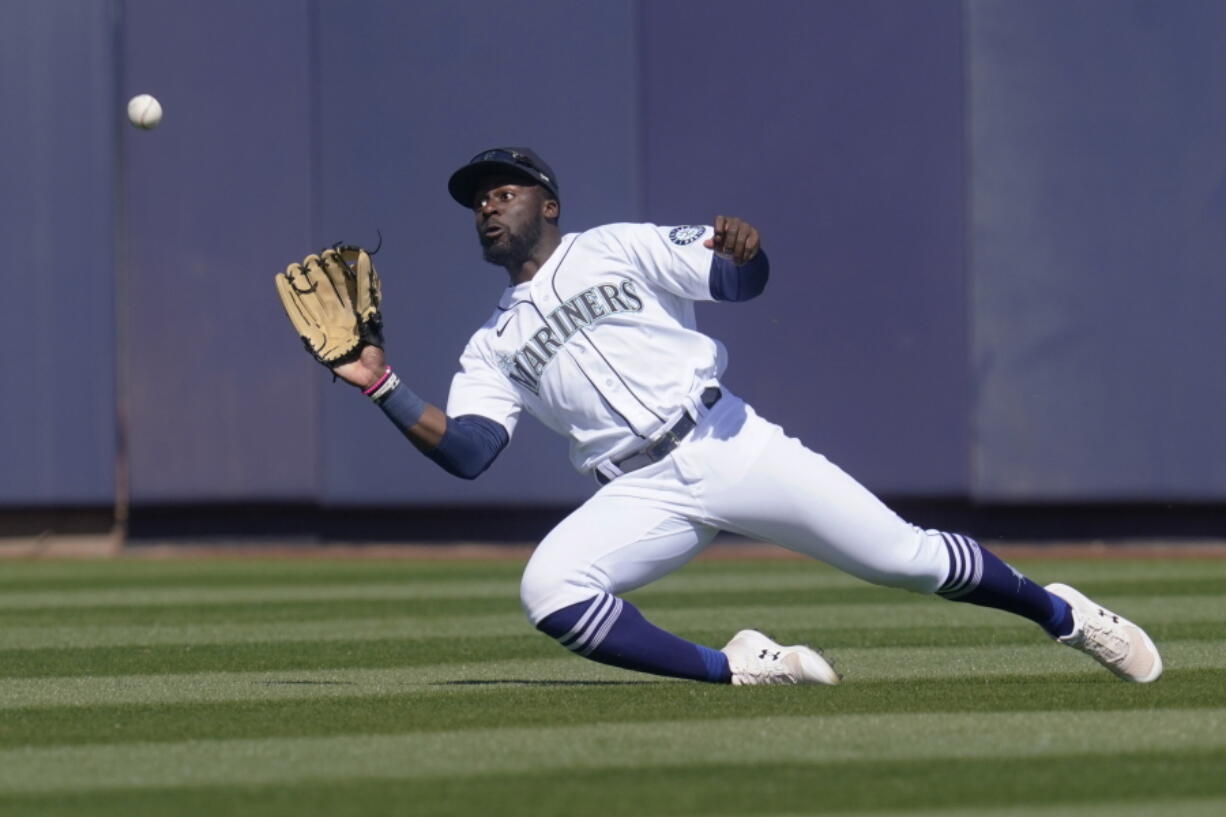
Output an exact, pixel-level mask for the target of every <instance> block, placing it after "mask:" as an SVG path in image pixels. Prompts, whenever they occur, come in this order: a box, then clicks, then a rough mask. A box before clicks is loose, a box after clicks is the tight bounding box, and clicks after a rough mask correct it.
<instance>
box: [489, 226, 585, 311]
mask: <svg viewBox="0 0 1226 817" xmlns="http://www.w3.org/2000/svg"><path fill="white" fill-rule="evenodd" d="M578 237H579V233H567V234H566V235H564V236H562V240H561V242H559V243H558V247H557V249H555V250H554V251H553V254H552V255H550V256H549V259H548V260H547V261H545V264H544V266H542V267H541V268H540V269H539V270H537V273H536V275H534V276H532V280H530V281H524V282H523V283H522V284H516V285H515V286H510V287H507V288H506V289H505V290H503V292H502V297H501V298H499V299H498V308H499V309H502V310H504V311H505V310H507V309H510V308H511V307H513V306H515V304H516V303H519V302H521V301H527V300H531V298H532V287H533V286H534V285H537V284H544V283H545V282H546V281H548V280H549V279H550V278H552V277H553V274H554V273H555V272H557V269H558V262H559V261H561V260H562V258H563V257H565V255H566V251H567V250H568V249H570V245H571V243H572V242H574V240H575V239H576V238H578Z"/></svg>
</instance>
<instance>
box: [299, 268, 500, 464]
mask: <svg viewBox="0 0 1226 817" xmlns="http://www.w3.org/2000/svg"><path fill="white" fill-rule="evenodd" d="M275 281H276V285H277V295H278V296H279V297H280V299H281V305H282V306H283V307H284V308H285V314H286V316H287V317H289V320H290V323H291V325H292V326H293V327H294V329H295V331H297V332H298V335H299V336H300V337H301V338H302V340H303V343H304V344H305V345H306V347H307V350H308V351H309V352H310V353H311V356H312V357H314V358H315V359H316V360H317V361H318V362H319V363H321V364H323V365H324V366H327V367H328V368H329V369H330V370H331V371H332V373H333V374H335V375H336V376H337V377H339V378H340V379H342V380H344V381H345V382H346V383H348V384H350V385H351V386H355V387H357V388H359V389H361V390H362V393H363V394H365V395H366V396H367V397H369V398H371V400H373V401H374V402H375V404H376V405H378V406H379V408H381V409H382V410H383V413H384V414H386V415H387V416H388V419H390V420H391V421H392V423H393V424H394V425H395V426H396V427H397V428H399V429H400V431H401V433H403V434H404V435H405V436H406V437H408V438H409V441H410V442H412V443H413V445H414V446H416V447H417V449H418V450H420V451H421V452H422V453H423V454H425V455H426V456H427V457H429V458H430V459H432V460H434V461H435V462H436V463H438V464H439V465H440V466H441V467H443V468H444V469H446V470H447V471H449V472H450V473H452V474H455V475H456V476H459V477H463V478H465V479H475V478H476V477H477V475H479V474H480V473H481V472H482V471H484V470H485V469H486V468H488V467H489V465H490V463H492V462H493V461H494V458H495V457H497V456H498V454H499V452H501V451H502V449H503V448H504V447H505V446H506V444H507V442H508V440H509V439H510V435H509V434H508V433H507V430H506V428H505V427H503V426H502V425H500V424H499V423H496V422H494V421H493V420H490V419H489V418H487V417H479V416H475V415H474V416H464V417H457V418H448V417H447V415H446V413H444V412H443V411H442V410H440V409H439V408H437V407H436V406H432V405H430V404H429V403H427V402H426V401H425V400H422V399H421V398H420V397H418V396H417V395H416V394H415V393H414V392H413V390H412V389H410V388H409V387H408V386H407V385H405V384H404V383H402V382H401V381H400V378H399V377H398V376H397V375H396V374H395V373H394V372H393V371H392V369H391V367H390V366H389V365H388V364H387V359H386V357H385V355H384V354H383V332H382V327H383V319H382V316H381V315H380V313H379V302H380V300H381V299H382V295H381V288H380V282H379V276H378V274H377V273H376V272H375V268H374V264H372V263H371V261H370V254H369V253H367V252H366V251H365V250H363V249H360V248H357V247H349V246H340V247H333V248H329V249H325V250H322V251H321V252H320V253H319V254H317V255H316V254H312V255H309V256H307V257H306V258H304V259H303V260H302V262H301V263H294V264H290V265H289V266H288V267H286V269H285V272H284V273H279V274H277V275H276V276H275Z"/></svg>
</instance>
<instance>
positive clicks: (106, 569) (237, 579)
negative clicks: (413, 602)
mask: <svg viewBox="0 0 1226 817" xmlns="http://www.w3.org/2000/svg"><path fill="white" fill-rule="evenodd" d="M303 552H304V553H306V554H307V555H309V554H310V552H311V551H310V550H309V549H308V550H305V551H303ZM437 553H438V555H439V557H440V558H438V559H431V558H427V559H415V558H409V559H377V558H376V559H371V558H364V557H361V556H355V557H337V558H320V559H314V558H307V559H294V558H289V559H287V558H250V557H226V556H220V557H217V558H208V559H196V558H187V559H142V558H121V559H113V560H99V561H91V560H81V559H70V560H51V559H47V560H44V559H39V560H12V561H6V562H5V563H4V570H3V571H0V588H5V587H11V588H14V589H36V588H38V589H68V588H72V587H89V586H93V587H100V588H101V587H114V586H116V585H117V584H118V583H120V582H124V583H126V586H133V587H139V586H142V585H145V586H170V585H174V586H184V587H190V586H208V585H219V586H224V585H232V586H243V585H253V584H261V585H275V584H303V583H308V584H332V583H338V582H339V583H347V582H351V581H359V582H366V581H374V582H381V581H387V580H388V579H389V578H395V579H397V580H402V579H403V580H406V581H413V580H423V579H424V580H429V581H434V580H437V579H445V578H449V577H462V578H466V579H498V578H508V579H513V578H515V577H517V576H518V575H519V573H520V571H521V570H522V569H523V564H524V561H525V560H524V559H519V558H515V559H511V558H508V559H491V560H474V559H452V558H448V554H449V553H450V549H449V548H447V547H445V546H440V547H439V548H438V549H437ZM1009 561H1010V563H1011V564H1013V565H1014V566H1016V567H1017V568H1019V569H1020V570H1022V571H1023V572H1024V573H1026V574H1027V575H1030V576H1031V577H1032V578H1034V579H1035V580H1036V581H1039V580H1042V581H1057V580H1059V581H1069V582H1075V581H1103V580H1106V581H1110V580H1117V579H1123V580H1128V579H1176V578H1185V577H1191V578H1197V577H1209V576H1216V577H1219V578H1222V577H1226V559H1222V558H1211V557H1205V558H1171V559H1162V558H1140V559H1129V558H1111V557H1108V558H1097V557H1093V556H1090V557H1084V558H1082V557H1078V558H1060V559H1044V558H1033V557H1025V558H1018V559H1010V560H1009ZM807 571H815V572H826V573H827V574H829V575H830V576H834V577H839V576H844V575H845V574H843V573H841V572H839V571H836V570H833V569H832V568H829V567H827V566H825V565H823V564H821V563H819V562H816V561H813V560H808V559H785V560H779V559H770V558H761V559H759V558H752V557H751V558H747V559H733V560H724V559H717V560H704V559H701V558H700V559H699V560H697V561H695V562H692V563H690V564H689V565H687V566H686V567H685V568H684V569H682V570H681V571H680V572H678V573H675V574H673V575H671V576H669V577H668V578H667V579H665V580H664V581H667V582H698V583H703V582H708V581H710V582H714V583H715V586H713V587H712V589H718V584H719V583H720V582H735V580H736V577H737V576H740V575H744V574H745V573H747V572H752V573H758V574H763V575H774V576H777V577H779V578H781V579H786V578H788V577H792V576H795V575H796V574H797V573H798V572H807Z"/></svg>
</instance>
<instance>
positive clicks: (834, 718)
mask: <svg viewBox="0 0 1226 817" xmlns="http://www.w3.org/2000/svg"><path fill="white" fill-rule="evenodd" d="M1223 748H1226V710H1221V709H1212V710H1207V709H1197V710H1169V709H1168V710H1163V711H1160V712H1150V711H1129V712H1113V713H1110V714H1105V713H1083V712H1022V713H1018V712H1003V713H970V714H968V713H938V714H930V713H920V714H897V713H893V714H889V715H880V714H873V715H830V716H818V717H768V718H753V719H726V720H717V721H697V722H694V721H657V722H653V723H629V724H603V725H602V726H601V729H600V731H599V733H594V732H593V730H592V728H591V727H590V726H588V725H586V724H584V725H579V726H565V727H558V726H551V727H545V728H506V729H485V730H469V731H463V732H442V733H414V734H410V735H373V736H372V735H352V736H338V737H328V738H272V739H255V740H214V741H184V742H179V743H154V744H123V745H117V746H112V747H109V748H108V750H107V751H105V752H99V751H97V750H96V749H95V748H94V747H75V746H67V747H49V748H38V749H6V750H3V751H0V792H3V793H20V792H47V791H71V790H98V789H112V788H127V787H138V786H142V785H148V786H166V785H174V786H200V785H252V784H254V785H259V784H267V783H277V782H292V781H319V780H344V779H346V778H354V777H388V778H401V779H404V778H433V777H443V778H446V777H476V776H479V775H483V774H504V773H511V772H524V773H531V772H534V771H537V770H539V769H551V770H553V771H555V772H556V771H559V770H565V769H606V768H628V767H629V768H662V767H685V766H701V765H710V764H717V765H732V766H735V765H748V766H759V765H768V764H772V763H783V764H788V763H803V764H817V763H831V762H837V761H863V760H873V761H890V760H913V759H917V754H920V753H922V755H923V757H924V759H926V760H931V759H933V758H945V759H951V760H953V759H960V758H967V759H970V758H978V759H983V758H988V757H993V758H1010V759H1013V758H1027V757H1044V756H1050V755H1053V754H1055V755H1064V756H1066V757H1075V756H1077V755H1083V754H1084V755H1106V754H1112V753H1115V754H1131V753H1137V752H1140V751H1145V752H1151V753H1152V752H1161V751H1188V750H1190V749H1199V750H1202V751H1203V750H1220V749H1223Z"/></svg>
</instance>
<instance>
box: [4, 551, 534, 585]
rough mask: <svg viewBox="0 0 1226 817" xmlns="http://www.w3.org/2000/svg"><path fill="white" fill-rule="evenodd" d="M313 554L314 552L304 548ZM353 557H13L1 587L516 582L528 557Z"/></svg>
mask: <svg viewBox="0 0 1226 817" xmlns="http://www.w3.org/2000/svg"><path fill="white" fill-rule="evenodd" d="M299 552H302V553H305V554H307V555H309V553H310V551H309V549H306V550H303V551H299ZM449 552H450V549H449V548H447V547H440V548H439V549H438V553H439V554H440V556H441V557H442V558H439V559H412V558H410V559H373V558H366V557H363V556H360V555H356V556H353V557H349V558H327V559H313V558H305V559H300V558H294V557H292V556H290V557H274V558H247V557H227V556H219V557H217V558H171V559H141V558H122V557H121V558H118V559H106V560H89V559H68V560H55V559H39V560H34V561H24V560H10V561H5V562H4V570H3V571H0V590H3V589H14V590H73V589H82V590H84V589H90V588H112V587H132V588H141V587H227V586H228V587H250V586H255V585H298V584H349V583H353V582H384V581H387V580H388V578H389V577H395V578H396V579H397V580H406V581H436V580H447V579H452V578H460V579H465V580H473V579H477V580H481V579H491V580H496V579H515V578H516V577H518V576H519V573H520V572H521V571H522V570H523V565H524V560H523V559H519V560H516V559H490V560H484V559H482V560H474V559H453V558H447V553H449Z"/></svg>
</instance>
